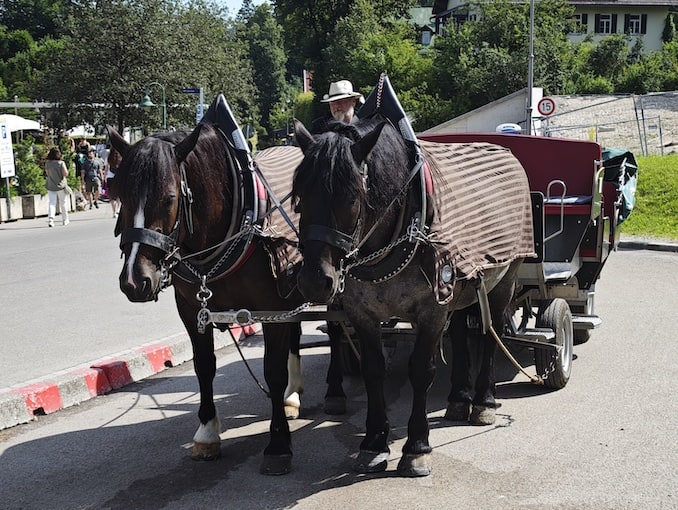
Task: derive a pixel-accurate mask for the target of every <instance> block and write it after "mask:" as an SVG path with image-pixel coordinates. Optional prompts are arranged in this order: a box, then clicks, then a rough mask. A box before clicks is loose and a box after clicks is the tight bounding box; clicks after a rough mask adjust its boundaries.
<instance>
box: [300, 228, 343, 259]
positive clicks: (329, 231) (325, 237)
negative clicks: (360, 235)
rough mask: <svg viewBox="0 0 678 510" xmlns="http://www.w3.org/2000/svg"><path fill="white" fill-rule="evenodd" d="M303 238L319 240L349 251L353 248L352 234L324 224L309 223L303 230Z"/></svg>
mask: <svg viewBox="0 0 678 510" xmlns="http://www.w3.org/2000/svg"><path fill="white" fill-rule="evenodd" d="M303 240H309V241H320V242H323V243H326V244H329V245H331V246H334V247H336V248H339V249H340V250H343V251H344V253H349V252H350V251H351V250H352V248H353V236H350V235H348V234H344V233H343V232H340V231H338V230H335V229H333V228H329V227H327V226H325V225H309V226H308V227H307V228H305V229H304V231H303V237H302V242H303Z"/></svg>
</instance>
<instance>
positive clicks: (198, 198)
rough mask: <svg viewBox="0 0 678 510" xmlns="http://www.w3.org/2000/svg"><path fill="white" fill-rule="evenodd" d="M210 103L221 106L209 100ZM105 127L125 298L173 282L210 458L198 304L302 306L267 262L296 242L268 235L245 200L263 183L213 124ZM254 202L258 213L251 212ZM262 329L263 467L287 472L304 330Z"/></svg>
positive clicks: (261, 202) (209, 355) (215, 422)
mask: <svg viewBox="0 0 678 510" xmlns="http://www.w3.org/2000/svg"><path fill="white" fill-rule="evenodd" d="M220 98H221V101H222V102H225V101H223V96H220ZM218 99H219V98H218ZM215 102H216V100H215ZM217 106H218V105H217ZM212 108H214V109H215V110H216V109H217V108H216V106H215V104H214V103H213V106H212V107H211V109H212ZM228 111H229V113H230V110H228ZM109 132H110V139H111V144H112V145H113V147H115V149H117V150H118V151H119V152H120V154H121V155H122V162H121V164H120V166H119V168H118V170H117V172H116V177H115V180H116V189H117V192H118V196H119V197H120V199H121V203H122V206H121V209H120V216H119V218H118V224H117V225H116V235H121V242H120V247H121V250H122V251H123V254H124V264H123V268H122V271H121V273H120V289H121V290H122V292H124V293H125V295H126V296H127V297H128V299H129V300H130V301H134V302H146V301H152V300H156V299H157V296H158V293H159V292H160V291H161V290H162V289H163V288H164V287H166V286H168V285H172V286H173V287H174V294H175V300H176V305H177V310H178V312H179V315H180V317H181V319H182V321H183V323H184V325H185V327H186V330H187V332H188V334H189V336H190V339H191V343H192V346H193V363H194V367H195V371H196V375H197V377H198V383H199V386H200V409H199V411H198V417H199V420H200V425H199V428H198V430H197V432H196V434H195V436H194V438H193V441H194V443H193V454H192V455H193V457H194V458H197V459H214V458H217V457H219V455H220V437H219V434H220V433H221V430H220V424H219V419H218V416H217V413H216V408H215V405H214V394H213V388H212V383H213V379H214V376H215V372H216V359H215V355H214V340H213V328H214V325H213V324H211V323H206V321H205V320H204V314H203V312H201V310H203V308H205V307H204V304H205V303H206V302H207V300H208V299H209V307H210V308H211V309H212V310H220V311H222V310H224V311H225V310H239V309H248V310H266V311H274V312H275V311H280V312H286V311H289V310H291V309H293V308H294V307H296V306H298V305H300V304H301V303H302V302H303V299H302V298H301V296H300V294H299V293H298V292H297V291H296V290H295V289H294V288H292V289H291V290H289V292H286V293H283V292H281V289H280V281H279V278H278V277H279V276H280V275H276V274H274V271H273V270H272V269H271V268H272V265H273V264H272V257H273V256H274V252H278V251H279V248H280V246H281V244H282V245H290V246H291V248H292V249H294V250H296V248H295V247H294V244H295V243H296V241H295V242H290V241H288V240H287V239H280V238H275V237H274V236H269V235H265V233H266V224H265V221H269V220H270V215H265V214H262V212H265V211H262V210H261V209H262V208H263V209H266V201H265V199H263V198H261V197H259V198H255V199H254V200H248V199H247V197H245V196H244V192H243V191H242V190H243V189H245V188H249V189H250V191H251V190H252V189H253V188H257V187H259V188H260V186H258V185H257V184H256V183H254V184H253V183H252V182H244V179H246V178H252V177H253V176H251V175H250V176H248V175H246V172H248V171H250V170H251V169H248V168H243V166H244V165H241V164H239V162H238V161H239V160H238V154H237V153H236V149H235V147H234V146H233V145H232V143H230V142H229V140H228V139H227V137H226V136H225V135H224V133H223V132H222V131H221V130H220V129H218V128H217V126H216V125H213V124H212V123H211V122H203V123H202V124H200V125H198V126H197V127H196V129H195V130H194V131H193V132H191V133H190V134H187V133H185V132H173V133H165V134H155V135H152V136H148V137H146V138H144V139H142V140H141V141H139V142H137V143H135V144H133V145H130V144H128V143H127V142H126V141H125V140H124V139H123V138H122V137H121V136H120V135H119V134H118V133H117V132H116V131H115V130H114V129H113V128H109ZM290 184H291V183H290ZM257 207H258V208H260V211H259V214H257V212H256V211H253V209H256V208H257ZM257 216H258V217H259V219H257ZM255 227H256V228H255ZM201 314H203V315H201ZM220 326H221V327H225V325H220ZM263 333H264V340H265V355H264V376H265V380H266V383H267V385H268V388H269V389H268V391H269V394H270V399H271V407H272V417H271V427H270V441H269V444H268V446H267V447H266V449H265V451H264V461H263V464H262V467H261V472H262V473H264V474H283V473H286V472H288V471H289V470H290V468H291V456H292V449H291V437H290V431H289V427H288V423H287V417H286V414H285V408H284V402H285V400H286V397H291V399H292V403H294V400H295V398H296V397H298V393H300V392H301V388H300V387H299V384H300V377H299V375H298V374H297V375H291V376H290V377H289V380H290V381H292V382H295V383H296V384H297V386H295V387H288V370H287V365H288V353H289V352H290V350H291V351H292V352H293V353H295V354H296V357H295V356H292V357H290V358H291V359H292V360H295V359H296V363H294V362H292V363H291V366H292V367H293V368H294V367H295V366H296V367H297V369H298V353H299V338H300V334H301V328H300V325H299V323H298V322H296V323H295V322H280V323H266V324H263ZM330 369H331V370H332V363H331V365H330ZM335 373H336V374H337V375H336V376H333V377H331V378H330V377H328V379H332V380H335V381H337V380H338V384H339V386H338V387H334V389H333V390H332V389H329V388H328V395H331V394H333V396H334V397H336V398H339V400H341V399H342V398H343V399H345V396H344V395H343V391H342V390H341V368H340V366H338V365H336V363H335ZM333 391H334V393H333ZM295 393H296V395H295Z"/></svg>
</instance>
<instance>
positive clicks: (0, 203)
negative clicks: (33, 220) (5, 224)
mask: <svg viewBox="0 0 678 510" xmlns="http://www.w3.org/2000/svg"><path fill="white" fill-rule="evenodd" d="M9 206H10V208H11V212H12V214H11V216H10V214H9V212H8V211H7V197H1V198H0V221H10V220H20V219H21V218H23V217H24V212H23V207H22V205H21V197H12V198H10V199H9Z"/></svg>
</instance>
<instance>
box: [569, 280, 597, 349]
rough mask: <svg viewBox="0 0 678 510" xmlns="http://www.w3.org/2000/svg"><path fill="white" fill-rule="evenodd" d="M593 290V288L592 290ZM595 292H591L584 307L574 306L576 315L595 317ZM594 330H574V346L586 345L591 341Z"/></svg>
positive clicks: (573, 309)
mask: <svg viewBox="0 0 678 510" xmlns="http://www.w3.org/2000/svg"><path fill="white" fill-rule="evenodd" d="M591 290H593V287H592V288H591ZM593 296H594V294H593V292H590V293H589V295H588V298H586V303H585V304H584V305H583V306H573V307H572V311H573V312H574V313H581V314H582V315H593ZM591 333H593V330H592V329H575V330H574V345H580V344H585V343H586V342H588V341H589V340H590V339H591Z"/></svg>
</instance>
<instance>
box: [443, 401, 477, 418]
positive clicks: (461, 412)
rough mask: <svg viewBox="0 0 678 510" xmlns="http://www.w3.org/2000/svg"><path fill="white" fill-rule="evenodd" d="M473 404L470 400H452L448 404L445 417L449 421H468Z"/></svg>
mask: <svg viewBox="0 0 678 510" xmlns="http://www.w3.org/2000/svg"><path fill="white" fill-rule="evenodd" d="M470 413H471V404H469V403H468V402H450V403H449V404H448V405H447V411H446V412H445V419H446V420H449V421H468V418H469V415H470Z"/></svg>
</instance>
